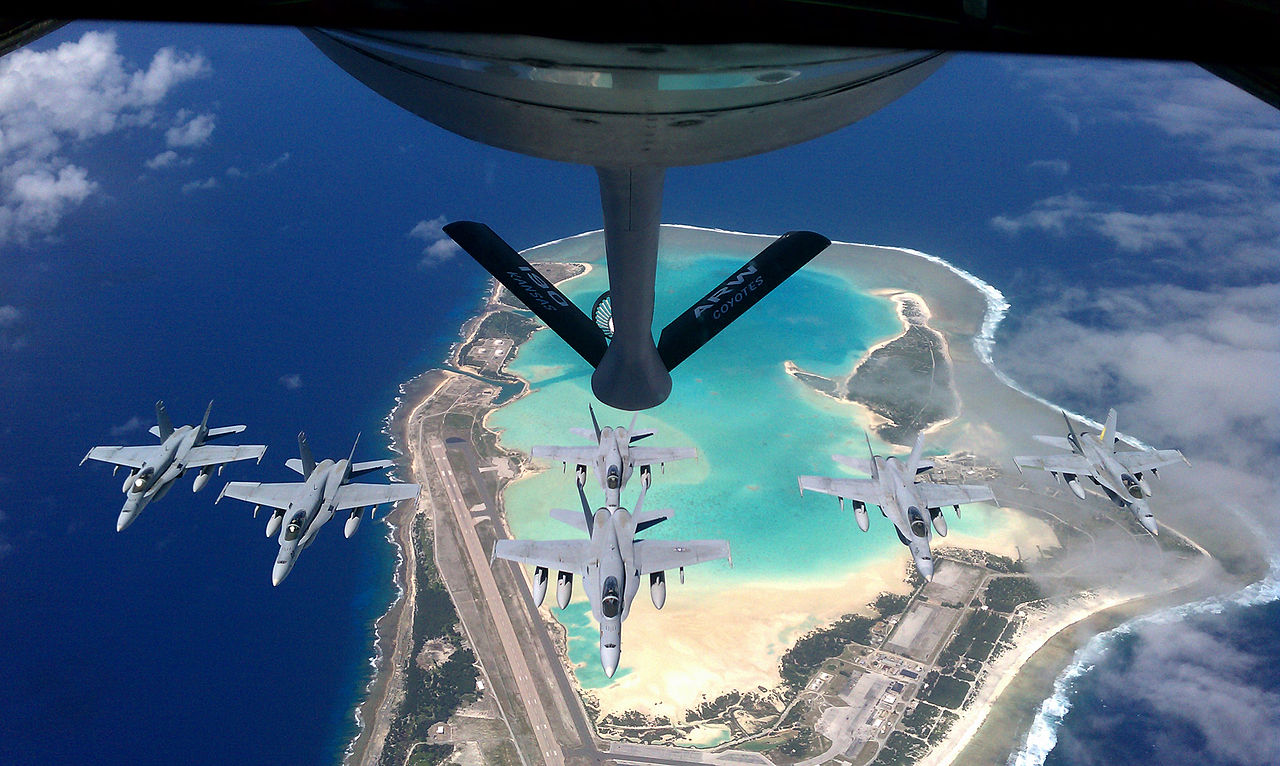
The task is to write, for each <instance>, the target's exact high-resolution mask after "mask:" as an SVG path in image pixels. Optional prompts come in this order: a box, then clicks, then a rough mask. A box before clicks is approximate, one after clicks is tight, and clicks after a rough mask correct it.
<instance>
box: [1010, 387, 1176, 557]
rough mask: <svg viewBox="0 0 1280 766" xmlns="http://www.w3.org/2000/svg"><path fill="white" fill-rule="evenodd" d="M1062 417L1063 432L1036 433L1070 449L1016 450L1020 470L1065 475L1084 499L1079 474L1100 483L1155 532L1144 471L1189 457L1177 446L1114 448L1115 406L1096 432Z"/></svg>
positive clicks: (1111, 495)
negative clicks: (1026, 452) (1021, 452)
mask: <svg viewBox="0 0 1280 766" xmlns="http://www.w3.org/2000/svg"><path fill="white" fill-rule="evenodd" d="M1062 418H1063V420H1066V421H1067V438H1065V439H1064V438H1062V437H1061V436H1042V435H1039V434H1037V435H1036V436H1035V437H1034V438H1035V439H1036V440H1037V441H1040V442H1043V443H1045V444H1048V445H1050V446H1052V447H1057V448H1058V449H1063V450H1067V451H1069V452H1070V453H1071V454H1070V455H1047V456H1044V457H1032V456H1026V455H1018V456H1016V457H1014V458H1013V462H1014V465H1016V466H1018V470H1019V471H1021V470H1022V469H1023V468H1040V469H1043V470H1045V471H1048V472H1050V473H1052V474H1053V478H1055V479H1059V478H1061V479H1066V481H1067V486H1068V487H1070V488H1071V491H1072V492H1073V493H1074V494H1075V496H1076V497H1078V498H1080V499H1081V500H1083V499H1084V488H1083V487H1081V486H1080V477H1081V476H1084V477H1086V478H1089V479H1091V480H1093V483H1094V484H1097V485H1098V486H1099V487H1102V491H1103V492H1105V493H1106V495H1107V497H1109V498H1110V499H1111V502H1113V503H1115V504H1116V505H1117V506H1119V507H1121V508H1128V509H1129V511H1130V512H1131V513H1132V514H1133V516H1134V518H1136V519H1137V520H1138V523H1139V524H1141V525H1142V526H1143V528H1144V529H1146V530H1147V531H1148V532H1150V533H1151V534H1153V535H1156V534H1159V533H1160V531H1159V529H1158V528H1157V526H1156V517H1155V514H1153V513H1151V509H1150V508H1149V507H1148V506H1147V501H1146V498H1148V497H1151V486H1150V485H1149V484H1148V483H1147V480H1146V479H1145V478H1143V476H1142V474H1143V473H1144V472H1146V471H1150V472H1151V475H1152V476H1158V474H1157V473H1156V471H1157V470H1158V469H1160V468H1164V467H1165V466H1167V465H1172V464H1174V463H1176V462H1178V461H1179V460H1181V461H1182V462H1184V463H1187V459H1186V458H1185V457H1183V456H1182V453H1181V452H1179V451H1178V450H1176V449H1160V450H1145V449H1144V450H1125V451H1123V452H1117V451H1116V441H1117V438H1116V437H1117V434H1116V411H1115V410H1114V409H1112V410H1110V411H1108V412H1107V422H1106V425H1105V426H1103V429H1102V433H1100V434H1098V435H1097V436H1094V435H1093V434H1091V433H1089V432H1088V431H1081V432H1080V433H1078V434H1077V433H1076V430H1075V426H1073V425H1071V418H1069V417H1067V413H1066V412H1063V413H1062ZM1188 465H1189V463H1188Z"/></svg>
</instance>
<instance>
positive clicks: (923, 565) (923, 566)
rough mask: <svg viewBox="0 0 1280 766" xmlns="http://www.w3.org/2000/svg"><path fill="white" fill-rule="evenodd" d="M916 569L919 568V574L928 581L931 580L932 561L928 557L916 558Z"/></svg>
mask: <svg viewBox="0 0 1280 766" xmlns="http://www.w3.org/2000/svg"><path fill="white" fill-rule="evenodd" d="M916 569H919V570H920V574H921V576H923V577H924V579H926V580H928V581H929V582H933V561H932V560H930V559H917V560H916Z"/></svg>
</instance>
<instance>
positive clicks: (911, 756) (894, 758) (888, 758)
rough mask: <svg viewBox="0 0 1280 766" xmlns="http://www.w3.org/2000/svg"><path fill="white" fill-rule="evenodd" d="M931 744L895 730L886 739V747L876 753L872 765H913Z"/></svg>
mask: <svg viewBox="0 0 1280 766" xmlns="http://www.w3.org/2000/svg"><path fill="white" fill-rule="evenodd" d="M928 749H929V746H928V745H926V744H925V743H924V742H921V741H920V740H919V739H917V738H915V737H913V736H911V735H910V734H904V733H903V732H900V731H895V732H893V733H892V734H890V735H889V739H887V740H885V743H884V747H882V748H880V752H879V753H877V754H876V759H875V760H874V761H872V762H871V764H872V766H911V764H914V763H915V762H916V761H918V760H920V758H921V757H922V756H923V755H924V754H925V753H926V752H927V751H928Z"/></svg>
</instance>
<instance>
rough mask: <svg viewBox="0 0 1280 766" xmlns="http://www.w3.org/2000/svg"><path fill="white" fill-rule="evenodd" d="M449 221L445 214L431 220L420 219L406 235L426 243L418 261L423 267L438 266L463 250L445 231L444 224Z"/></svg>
mask: <svg viewBox="0 0 1280 766" xmlns="http://www.w3.org/2000/svg"><path fill="white" fill-rule="evenodd" d="M448 222H449V219H448V218H446V217H444V216H443V215H440V216H436V217H435V218H432V219H431V220H429V221H428V220H425V219H424V220H421V221H418V223H416V224H415V225H414V227H413V228H412V229H410V230H409V233H408V235H406V236H408V237H410V238H412V239H417V240H421V241H422V242H423V243H425V244H424V246H423V248H422V259H421V260H420V261H418V265H419V266H421V267H422V268H424V269H425V268H431V267H433V266H438V265H440V264H441V263H444V262H445V261H448V260H452V259H453V258H454V257H456V256H457V255H458V254H459V253H461V252H462V248H460V247H458V244H457V243H456V242H454V241H453V240H452V239H450V238H449V235H447V234H445V233H444V225H445V224H446V223H448Z"/></svg>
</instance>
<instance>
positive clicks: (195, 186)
mask: <svg viewBox="0 0 1280 766" xmlns="http://www.w3.org/2000/svg"><path fill="white" fill-rule="evenodd" d="M218 186H219V183H218V179H216V178H214V177H213V176H209V177H208V178H205V179H202V180H199V181H188V182H186V183H185V184H183V185H182V193H183V194H191V193H193V192H198V191H204V190H205V189H216V188H218Z"/></svg>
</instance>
